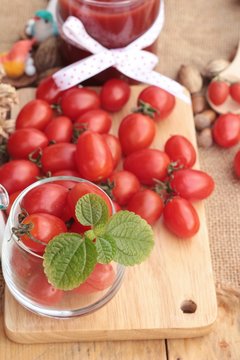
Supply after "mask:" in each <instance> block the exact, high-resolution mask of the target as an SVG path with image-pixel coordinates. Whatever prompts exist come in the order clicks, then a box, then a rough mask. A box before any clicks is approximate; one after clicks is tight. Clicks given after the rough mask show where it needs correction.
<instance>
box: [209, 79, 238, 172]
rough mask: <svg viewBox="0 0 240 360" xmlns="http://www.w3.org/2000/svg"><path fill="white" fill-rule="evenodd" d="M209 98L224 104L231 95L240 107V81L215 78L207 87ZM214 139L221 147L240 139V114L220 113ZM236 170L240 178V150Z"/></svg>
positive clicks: (232, 144) (214, 129) (235, 160)
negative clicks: (228, 81) (233, 81)
mask: <svg viewBox="0 0 240 360" xmlns="http://www.w3.org/2000/svg"><path fill="white" fill-rule="evenodd" d="M207 93H208V98H209V99H210V101H211V102H212V103H213V104H214V105H215V106H219V105H223V104H224V103H225V101H226V100H227V99H228V98H229V97H230V98H231V99H232V100H233V101H234V102H235V103H236V104H239V107H240V82H235V83H232V84H229V83H227V82H226V81H224V80H220V79H219V80H213V81H211V83H210V84H209V86H208V89H207ZM212 133H213V138H214V141H215V142H216V143H217V144H218V145H219V146H221V147H224V148H229V147H232V146H235V145H237V144H238V143H239V141H240V116H239V115H236V114H232V113H227V114H223V115H220V116H219V117H218V118H217V119H216V121H215V123H214V126H213V129H212ZM234 170H235V174H236V175H237V177H239V178H240V150H239V151H237V153H236V155H235V158H234Z"/></svg>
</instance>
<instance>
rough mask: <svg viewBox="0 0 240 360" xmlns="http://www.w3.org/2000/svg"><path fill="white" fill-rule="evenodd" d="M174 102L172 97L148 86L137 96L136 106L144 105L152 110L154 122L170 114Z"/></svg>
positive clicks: (154, 87)
mask: <svg viewBox="0 0 240 360" xmlns="http://www.w3.org/2000/svg"><path fill="white" fill-rule="evenodd" d="M175 102H176V99H175V97H174V96H173V95H171V94H170V93H169V92H167V91H165V90H163V89H161V88H159V87H157V86H153V85H151V86H148V87H147V88H146V89H144V90H143V91H142V92H141V93H140V95H139V96H138V106H141V104H142V105H144V104H145V105H147V107H148V108H149V107H150V108H151V109H153V110H154V113H153V119H154V120H156V121H160V120H163V119H165V118H166V117H167V116H168V115H169V114H170V113H171V112H172V110H173V108H174V106H175Z"/></svg>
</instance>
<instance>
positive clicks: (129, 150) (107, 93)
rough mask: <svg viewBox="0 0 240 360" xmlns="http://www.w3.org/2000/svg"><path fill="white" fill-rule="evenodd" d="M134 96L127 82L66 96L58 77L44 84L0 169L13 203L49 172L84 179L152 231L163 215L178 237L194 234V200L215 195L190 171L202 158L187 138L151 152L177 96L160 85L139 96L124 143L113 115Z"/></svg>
mask: <svg viewBox="0 0 240 360" xmlns="http://www.w3.org/2000/svg"><path fill="white" fill-rule="evenodd" d="M129 97H130V87H129V85H128V84H127V83H126V82H124V81H123V80H118V79H112V80H109V81H107V82H106V83H105V84H104V85H103V87H102V89H101V91H100V93H99V94H98V93H97V92H95V91H94V90H92V89H89V88H83V87H74V88H72V89H69V90H66V91H63V92H60V91H59V90H58V89H57V88H56V86H55V83H54V81H53V79H52V78H47V79H45V80H44V81H43V82H42V83H41V84H40V85H39V87H38V89H37V93H36V99H35V100H32V101H30V102H29V103H27V104H26V105H25V106H24V107H23V108H22V110H21V111H20V113H19V115H18V117H17V120H16V131H15V132H14V133H13V134H12V135H11V137H10V139H9V141H8V152H9V154H10V157H11V160H10V161H9V162H8V163H6V164H5V165H3V166H2V167H1V168H0V182H1V183H2V184H3V185H4V186H5V187H6V189H7V190H8V192H9V193H10V195H11V201H12V200H13V199H14V198H15V197H16V195H17V194H18V192H19V191H21V190H22V189H24V188H25V187H27V186H28V185H29V184H31V183H33V182H34V181H36V179H37V178H39V177H44V176H48V174H49V173H50V174H51V175H52V176H58V175H72V176H78V177H82V178H84V179H87V180H90V181H92V182H95V183H97V184H99V185H100V186H101V187H102V188H103V189H104V190H106V191H107V192H108V194H110V196H111V197H112V199H113V201H114V204H115V207H116V209H117V210H118V209H120V208H126V209H127V210H130V211H133V212H135V213H137V214H139V215H140V216H142V217H143V218H144V219H145V220H146V221H148V223H149V224H151V225H153V224H154V223H155V222H156V221H157V220H158V219H159V218H160V216H161V215H162V214H163V222H164V224H165V225H166V226H167V228H168V229H169V230H170V231H171V232H173V233H174V234H175V235H177V236H179V237H181V238H188V237H192V236H193V235H194V234H196V232H197V231H198V229H199V219H198V215H197V212H196V211H195V209H194V207H193V205H192V203H191V202H192V201H198V200H202V199H204V198H206V197H207V196H209V195H210V193H211V192H212V191H213V188H214V182H213V180H212V178H211V177H210V176H209V175H208V174H206V173H205V172H203V171H199V170H194V169H192V168H191V167H192V166H193V165H194V163H195V160H196V153H195V149H194V147H193V146H192V144H191V143H190V142H189V141H188V140H187V139H186V138H185V137H183V136H180V135H175V136H172V137H171V138H169V140H168V141H167V143H166V144H165V147H164V150H160V149H152V148H150V145H151V144H152V141H153V139H154V137H155V133H156V126H157V125H156V123H157V122H158V121H161V120H163V119H165V118H166V117H167V116H168V115H169V114H170V113H171V111H172V110H173V108H174V106H175V98H174V96H172V95H171V94H169V93H168V92H166V91H164V90H162V89H160V88H158V87H156V86H149V87H146V88H145V89H144V90H143V91H142V92H141V93H140V94H139V96H138V100H137V104H136V105H137V106H138V112H133V113H131V114H128V115H127V116H125V117H124V118H123V119H122V121H121V123H120V125H119V129H118V137H117V136H114V135H112V134H109V130H110V128H111V126H112V119H111V116H110V114H109V112H117V111H119V110H120V109H121V108H122V107H123V106H124V105H125V104H126V102H127V101H128V99H129ZM53 104H54V105H56V104H57V108H58V109H59V108H60V109H61V115H59V114H56V112H55V111H54V110H53ZM54 107H56V106H54ZM73 134H74V136H73ZM29 159H31V160H29ZM120 163H121V164H122V167H123V170H119V169H120V167H121V165H120ZM159 193H160V194H159Z"/></svg>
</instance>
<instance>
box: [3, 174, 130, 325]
mask: <svg viewBox="0 0 240 360" xmlns="http://www.w3.org/2000/svg"><path fill="white" fill-rule="evenodd" d="M85 194H96V195H98V196H100V197H101V198H102V199H103V200H104V201H105V203H106V204H107V207H108V211H109V213H110V214H112V213H114V207H113V204H112V202H111V200H110V198H109V197H108V196H107V195H106V194H105V192H103V190H101V189H100V188H99V187H98V186H97V185H95V184H93V183H91V182H89V181H87V180H83V179H81V178H77V177H73V176H57V177H50V178H46V179H42V180H39V181H37V182H35V183H33V184H31V185H30V186H28V187H27V188H26V189H25V190H23V191H22V192H21V193H20V194H19V195H18V197H17V198H16V200H15V201H14V203H13V204H12V207H11V211H10V213H9V217H8V221H7V224H6V228H5V233H4V240H3V247H2V254H3V256H2V269H3V275H4V278H5V281H6V285H7V287H8V289H9V290H10V292H11V294H12V295H13V297H14V298H15V299H16V300H17V301H18V302H19V303H20V304H21V305H23V306H24V307H25V308H27V309H28V310H30V311H32V312H35V313H37V314H39V315H44V316H49V317H55V318H70V317H75V316H81V315H86V314H88V313H91V312H93V311H95V310H97V309H99V308H100V307H102V306H103V305H105V304H106V303H107V302H108V301H109V300H110V299H112V297H113V296H114V295H115V294H116V292H117V291H118V289H119V287H120V285H121V281H122V279H123V275H124V266H122V265H119V264H117V263H114V262H110V263H107V264H103V263H100V262H99V263H98V262H97V263H96V264H95V265H94V267H93V268H92V270H91V273H90V275H89V276H87V278H86V279H85V280H84V281H82V282H81V283H80V285H79V286H74V288H72V289H69V290H63V289H61V288H56V287H55V286H53V285H52V284H51V283H50V281H49V280H48V278H47V276H46V271H45V269H44V253H45V249H46V246H47V245H48V244H49V242H51V240H52V239H53V238H54V237H57V236H62V237H63V238H64V239H68V238H69V239H70V238H71V237H72V236H73V234H74V236H75V237H79V236H80V237H81V236H84V235H83V234H85V233H86V232H87V231H88V230H89V229H90V227H89V226H86V225H82V224H80V223H79V222H78V219H77V218H76V214H75V207H76V203H77V201H78V199H79V198H81V197H82V196H84V195H85ZM91 240H92V241H93V242H94V239H91ZM69 256H70V255H69V254H68V253H66V252H65V253H64V252H63V253H62V257H63V259H60V260H61V264H63V265H61V266H60V268H59V270H58V271H59V278H61V276H63V275H64V271H65V270H66V269H65V268H67V264H68V258H69ZM64 257H65V258H64ZM89 258H90V256H89ZM87 261H89V260H88V259H87V260H86V262H87ZM64 264H65V265H66V266H65V265H64ZM64 266H65V267H64ZM82 267H83V264H82V263H81V262H79V268H81V269H82ZM74 271H75V270H74ZM74 271H73V273H72V274H73V275H72V276H74ZM77 271H78V263H77V266H76V272H77ZM81 271H82V272H84V271H83V270H81ZM65 285H66V284H65ZM65 287H66V286H65Z"/></svg>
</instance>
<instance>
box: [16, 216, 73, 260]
mask: <svg viewBox="0 0 240 360" xmlns="http://www.w3.org/2000/svg"><path fill="white" fill-rule="evenodd" d="M23 225H27V226H25V228H28V229H27V232H28V233H30V236H31V237H32V238H35V239H37V240H36V241H35V240H33V239H31V237H30V236H29V235H28V234H27V233H26V234H24V235H20V236H19V238H20V240H21V241H22V242H23V243H24V245H26V246H27V247H28V248H29V249H30V250H32V251H34V252H36V253H38V254H40V255H42V254H43V253H44V250H45V246H46V245H47V244H48V243H49V241H50V240H52V239H53V238H54V236H57V235H59V234H61V233H65V232H67V228H66V225H65V223H64V222H63V221H62V220H61V219H59V218H58V217H56V216H54V215H50V214H46V213H35V214H31V215H29V216H27V217H26V218H25V219H24V220H23V221H22V222H21V224H20V226H21V227H22V226H23ZM40 242H41V243H40Z"/></svg>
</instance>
